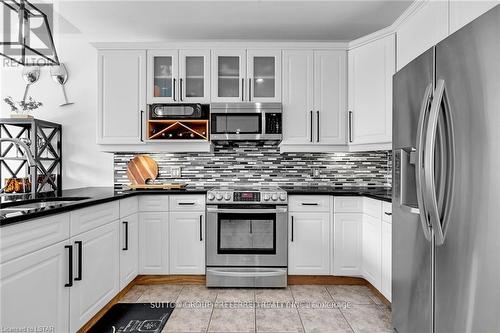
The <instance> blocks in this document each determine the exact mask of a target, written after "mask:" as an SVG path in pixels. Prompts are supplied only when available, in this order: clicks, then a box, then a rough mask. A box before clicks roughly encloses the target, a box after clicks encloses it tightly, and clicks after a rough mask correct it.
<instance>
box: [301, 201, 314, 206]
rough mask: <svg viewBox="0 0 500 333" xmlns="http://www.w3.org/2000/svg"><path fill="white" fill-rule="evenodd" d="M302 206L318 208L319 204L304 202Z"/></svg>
mask: <svg viewBox="0 0 500 333" xmlns="http://www.w3.org/2000/svg"><path fill="white" fill-rule="evenodd" d="M302 206H318V203H317V202H303V203H302Z"/></svg>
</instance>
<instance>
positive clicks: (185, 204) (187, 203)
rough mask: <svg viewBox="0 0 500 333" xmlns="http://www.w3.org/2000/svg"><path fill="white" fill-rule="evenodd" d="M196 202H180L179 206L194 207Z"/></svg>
mask: <svg viewBox="0 0 500 333" xmlns="http://www.w3.org/2000/svg"><path fill="white" fill-rule="evenodd" d="M194 205H195V203H194V202H179V206H194Z"/></svg>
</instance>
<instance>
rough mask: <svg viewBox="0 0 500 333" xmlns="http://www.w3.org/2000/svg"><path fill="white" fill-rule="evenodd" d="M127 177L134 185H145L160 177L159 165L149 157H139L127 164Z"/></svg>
mask: <svg viewBox="0 0 500 333" xmlns="http://www.w3.org/2000/svg"><path fill="white" fill-rule="evenodd" d="M127 177H128V179H130V181H131V182H132V185H144V184H146V182H147V181H148V180H155V179H156V177H158V164H156V161H155V160H154V159H152V158H151V157H150V156H148V155H137V156H135V157H134V158H133V159H131V160H130V161H129V162H128V164H127Z"/></svg>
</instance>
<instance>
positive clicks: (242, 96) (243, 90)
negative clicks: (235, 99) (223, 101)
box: [241, 79, 245, 101]
mask: <svg viewBox="0 0 500 333" xmlns="http://www.w3.org/2000/svg"><path fill="white" fill-rule="evenodd" d="M241 100H242V101H244V100H245V79H241Z"/></svg>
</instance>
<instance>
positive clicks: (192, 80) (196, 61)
mask: <svg viewBox="0 0 500 333" xmlns="http://www.w3.org/2000/svg"><path fill="white" fill-rule="evenodd" d="M179 100H180V102H182V103H209V102H210V51H209V50H180V51H179Z"/></svg>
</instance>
